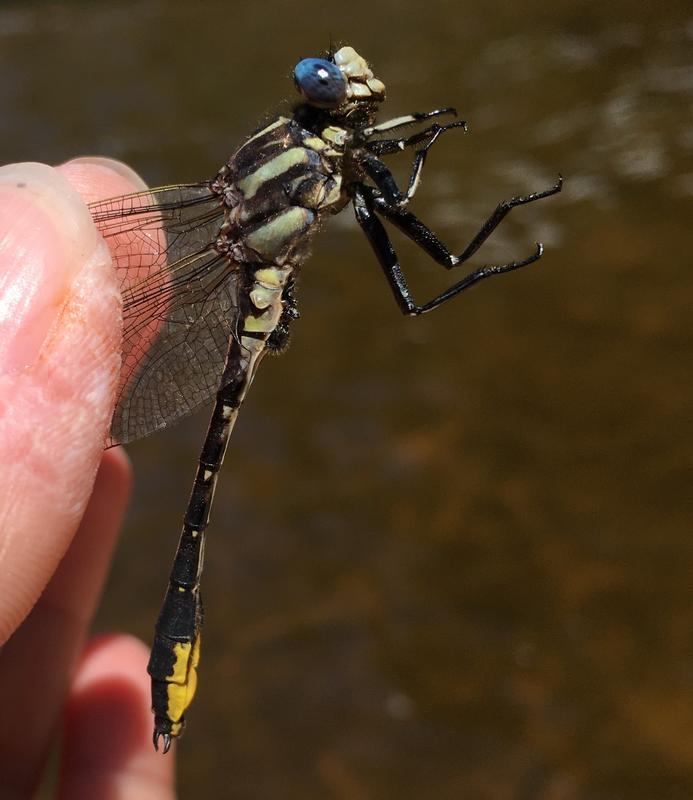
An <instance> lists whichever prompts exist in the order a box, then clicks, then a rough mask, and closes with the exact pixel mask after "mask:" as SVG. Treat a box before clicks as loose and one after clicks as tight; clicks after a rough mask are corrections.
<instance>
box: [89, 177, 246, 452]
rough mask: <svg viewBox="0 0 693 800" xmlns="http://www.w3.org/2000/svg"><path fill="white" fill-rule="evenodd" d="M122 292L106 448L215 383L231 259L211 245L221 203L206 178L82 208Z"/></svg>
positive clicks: (234, 271)
mask: <svg viewBox="0 0 693 800" xmlns="http://www.w3.org/2000/svg"><path fill="white" fill-rule="evenodd" d="M90 211H91V213H92V216H93V218H94V221H95V222H96V224H97V225H98V227H99V228H100V230H101V232H102V234H103V235H104V237H105V238H106V240H107V242H108V244H109V246H110V247H111V252H112V255H113V262H114V265H115V268H116V270H117V273H118V277H119V279H120V285H121V292H122V295H123V364H122V368H121V374H120V382H119V386H118V391H117V399H116V409H115V412H114V415H113V420H112V423H111V433H110V439H109V441H108V443H107V444H108V446H111V445H115V444H125V443H126V442H131V441H133V440H135V439H140V438H142V437H143V436H147V435H148V434H149V433H152V432H153V431H155V430H159V429H160V428H163V427H166V426H168V425H171V424H173V423H174V422H176V421H178V420H179V419H180V418H182V417H183V416H186V415H187V414H190V413H191V412H192V411H194V410H195V409H196V408H198V407H199V406H201V405H203V404H204V403H206V402H208V401H209V400H210V399H211V398H212V397H213V396H214V395H215V394H216V392H217V391H218V389H219V386H220V383H221V379H222V374H223V370H224V364H225V361H226V356H227V353H228V347H229V339H230V337H231V335H232V334H233V332H234V331H235V328H236V323H237V316H238V282H239V265H238V264H236V263H235V262H233V261H231V260H230V259H229V258H228V257H227V256H223V255H220V254H219V253H218V252H217V251H216V249H215V248H214V243H215V242H216V239H217V236H218V234H219V229H220V227H221V224H222V222H223V218H224V217H223V207H222V205H221V201H220V198H219V196H218V195H217V194H215V193H214V192H212V191H211V189H210V187H209V184H204V183H203V184H188V185H182V186H170V187H164V188H163V189H152V190H148V191H145V192H139V193H137V194H132V195H125V196H123V197H118V198H114V199H111V200H106V201H102V202H98V203H93V204H92V205H91V206H90Z"/></svg>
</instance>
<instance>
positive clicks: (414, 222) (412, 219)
mask: <svg viewBox="0 0 693 800" xmlns="http://www.w3.org/2000/svg"><path fill="white" fill-rule="evenodd" d="M562 186H563V178H562V177H561V176H560V175H559V177H558V180H557V181H556V183H555V184H554V185H553V186H550V187H549V188H548V189H545V190H543V191H541V192H534V193H532V194H528V195H524V196H522V197H511V198H510V200H503V201H502V202H501V203H499V204H498V206H497V207H496V210H495V211H494V212H493V213H492V214H491V216H490V217H489V218H488V219H487V220H486V222H484V224H483V225H482V226H481V228H480V229H479V231H478V233H477V234H476V235H475V236H474V238H473V239H472V240H471V242H470V243H469V244H468V245H467V246H466V247H465V249H464V250H463V251H462V252H461V253H460V254H459V255H458V256H456V255H454V254H453V253H451V252H450V250H448V248H447V247H446V246H445V245H444V244H443V243H442V242H441V241H440V239H439V238H438V237H437V236H436V235H435V234H434V233H433V231H431V229H430V228H428V227H427V226H426V225H424V223H423V222H422V221H421V220H420V219H419V218H418V217H417V216H415V215H414V214H412V213H411V212H409V211H407V210H406V209H403V208H399V207H398V206H396V205H393V204H392V203H389V202H388V201H387V198H386V197H385V196H384V195H382V194H379V193H378V192H376V191H374V190H373V189H372V188H370V187H367V186H365V187H363V188H364V189H365V193H366V195H367V196H368V198H369V201H370V203H371V206H372V207H373V209H374V210H376V211H377V212H378V213H380V214H382V215H383V217H385V219H387V220H388V221H389V222H391V223H392V224H393V225H395V226H396V227H397V228H399V229H400V230H401V231H402V233H404V234H405V236H408V237H409V238H410V239H411V240H412V241H414V242H415V243H416V244H417V245H418V246H419V247H421V249H422V250H425V252H426V253H428V255H429V256H431V258H433V259H434V260H435V261H437V262H438V263H439V264H441V265H442V266H444V267H445V268H446V269H451V268H452V267H456V266H458V265H459V264H462V263H464V262H465V261H467V259H469V258H471V256H473V255H474V253H476V251H477V250H478V249H479V248H480V247H481V245H482V244H483V243H484V242H485V241H486V240H487V239H488V237H489V236H490V235H491V234H492V233H493V231H494V230H495V229H496V228H497V227H498V225H499V224H500V223H501V222H502V221H503V219H505V217H506V216H507V215H508V214H509V213H510V211H512V209H513V208H516V207H517V206H522V205H526V204H527V203H534V202H536V201H537V200H542V199H544V198H545V197H551V195H554V194H557V193H558V192H560V191H561V188H562Z"/></svg>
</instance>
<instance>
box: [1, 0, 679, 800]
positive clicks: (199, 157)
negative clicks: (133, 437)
mask: <svg viewBox="0 0 693 800" xmlns="http://www.w3.org/2000/svg"><path fill="white" fill-rule="evenodd" d="M330 37H331V38H332V39H333V40H334V41H336V42H337V43H341V44H347V43H348V44H352V45H353V46H355V47H356V48H357V49H358V50H359V52H361V53H362V54H364V55H365V56H366V58H368V59H369V60H370V62H371V63H372V65H373V67H374V69H375V71H376V74H377V75H378V76H379V77H380V78H382V79H383V80H384V81H385V82H386V84H387V87H388V96H389V100H388V103H387V106H386V108H387V113H388V115H389V116H393V115H396V114H399V113H405V112H408V111H411V110H424V109H429V108H433V107H436V106H441V105H449V104H452V105H456V106H457V107H458V108H459V109H460V112H461V115H462V116H463V117H464V118H465V119H467V120H468V121H469V126H470V128H469V133H468V134H467V135H462V134H460V135H457V134H452V135H448V137H447V138H445V137H444V138H443V140H441V141H440V142H439V144H438V145H436V148H435V149H434V151H433V152H432V155H431V157H430V159H429V161H428V164H427V169H426V172H425V175H424V182H423V185H422V188H421V192H420V195H418V196H417V200H416V203H415V204H414V206H413V209H414V210H415V211H417V212H418V213H419V214H420V215H421V216H422V217H423V218H424V219H425V220H426V221H427V222H428V223H429V224H430V225H431V226H432V227H433V228H434V229H435V230H437V231H438V232H439V233H440V234H441V236H442V237H443V239H444V240H445V241H446V242H448V243H449V244H450V245H451V246H452V248H453V249H457V250H459V249H461V248H462V246H463V245H464V244H465V243H466V242H467V241H468V239H469V238H470V237H471V235H472V234H473V232H474V231H475V230H476V228H477V227H478V225H479V223H480V222H481V221H482V220H483V219H484V218H485V216H486V215H487V214H488V213H490V211H491V210H492V209H493V208H494V206H495V205H496V203H497V202H498V201H499V200H501V199H503V198H506V197H509V196H511V195H513V194H520V193H525V192H529V191H535V190H539V189H542V188H544V187H545V186H548V185H549V184H550V183H551V182H553V181H554V180H555V177H556V175H557V173H558V172H562V173H563V174H564V175H565V178H566V184H565V188H564V192H563V194H562V195H561V196H559V197H557V198H552V199H551V200H548V201H544V202H542V203H540V204H537V205H533V206H529V207H526V208H523V209H519V210H516V211H514V212H513V213H512V214H511V217H510V218H509V219H508V220H507V221H506V222H504V223H503V225H502V227H501V228H500V229H499V230H498V231H497V233H496V234H494V236H493V237H492V239H491V240H490V241H489V242H488V244H487V246H485V248H484V250H483V253H482V255H483V259H484V261H488V262H491V261H501V260H508V259H510V258H518V257H521V256H523V255H525V254H526V253H528V252H531V250H532V247H533V243H534V241H536V240H540V241H543V242H544V244H545V246H546V256H545V258H544V259H543V260H542V261H541V262H540V263H539V264H537V265H536V266H535V267H531V268H529V269H528V270H524V271H521V272H518V273H514V274H512V275H508V276H505V277H502V278H499V279H494V280H493V281H491V282H488V283H486V284H483V285H482V286H480V287H478V288H476V289H474V290H473V291H471V292H470V293H468V294H466V295H464V296H463V297H460V298H459V299H458V300H457V301H456V302H454V303H451V304H449V305H448V306H446V307H445V308H443V309H440V310H439V311H437V312H436V313H434V314H432V315H429V316H427V317H425V318H422V319H419V320H410V319H404V318H401V316H400V314H399V312H398V310H397V308H396V306H395V304H394V303H393V301H392V298H391V296H390V294H389V291H388V289H387V286H386V284H385V282H384V280H383V278H382V275H381V274H380V271H379V268H378V266H377V264H376V263H375V261H374V258H373V256H372V254H371V252H370V250H369V248H368V245H367V243H366V241H365V239H364V238H363V236H362V235H361V234H360V232H359V231H358V230H357V229H356V226H355V224H354V222H353V220H352V218H351V215H350V213H349V212H346V213H344V214H343V215H342V216H341V217H339V218H338V219H336V220H334V221H333V222H332V223H331V224H330V226H329V228H327V229H326V230H325V231H324V232H323V233H322V235H321V236H320V237H319V240H318V241H317V243H316V247H315V251H314V254H313V257H312V259H311V261H310V262H309V264H308V265H307V267H306V268H305V270H304V273H303V280H302V282H301V285H300V291H299V300H300V305H301V311H302V318H301V320H300V321H299V322H298V323H297V324H296V325H295V326H294V334H293V341H292V346H291V348H290V350H289V351H288V352H287V354H286V355H284V356H283V357H282V358H279V359H271V360H267V361H265V363H264V364H263V366H262V368H261V370H260V373H259V376H258V379H257V381H256V382H255V385H254V386H253V389H252V391H251V393H250V395H249V398H248V401H247V404H246V406H245V408H244V409H243V413H242V414H241V416H240V420H239V424H238V426H237V429H236V431H235V433H234V436H233V440H232V445H231V447H230V451H229V454H228V456H227V463H226V465H225V468H224V470H223V474H222V477H221V481H220V485H219V489H218V491H217V496H216V503H215V508H214V512H213V519H212V527H211V531H210V538H209V541H208V548H207V565H206V573H205V579H204V598H205V605H206V609H207V623H206V629H205V641H204V652H203V663H202V667H201V686H200V691H199V694H198V698H197V700H196V704H195V706H194V708H193V709H192V711H191V713H190V717H189V732H188V734H187V735H186V737H185V738H184V740H183V741H182V743H181V746H180V749H179V757H180V768H179V776H180V792H181V797H184V798H186V797H197V798H206V797H220V798H222V797H223V798H227V797H228V798H234V800H235V799H237V800H259V799H262V798H272V799H273V798H287V800H291V799H292V798H302V800H305V798H337V799H338V800H351V799H352V798H353V800H367V799H370V798H395V797H396V798H402V799H404V800H406V799H407V798H436V799H439V800H447V799H448V798H450V800H452V799H453V798H455V799H456V800H459V798H465V800H470V799H472V800H475V799H476V798H493V800H496V799H501V800H503V799H504V798H514V799H515V798H516V799H517V800H533V799H534V798H537V799H538V800H577V798H580V799H582V798H586V799H588V800H611V799H612V798H616V799H619V800H626V799H627V800H636V799H637V800H652V798H668V799H669V800H672V799H674V798H676V799H677V800H678V798H681V800H685V799H687V798H691V797H693V637H692V628H693V591H692V589H691V577H690V576H691V573H692V571H693V536H691V533H692V531H691V520H692V516H693V515H692V511H693V508H692V506H693V499H692V498H693V492H692V491H691V484H692V477H693V463H692V462H693V416H692V414H691V411H692V400H691V377H690V372H691V370H690V355H691V347H692V345H693V323H692V321H691V308H692V306H693V269H692V265H691V256H690V249H691V247H692V245H693V233H692V220H693V9H692V8H691V5H690V3H687V2H677V0H668V2H666V3H663V4H660V5H657V6H655V5H654V4H644V3H638V2H635V1H634V0H612V2H609V3H597V2H587V0H583V1H580V0H576V1H575V2H570V1H569V0H563V1H562V2H560V1H559V2H553V3H549V2H538V1H537V0H529V2H525V3H522V4H518V3H504V2H498V1H497V0H484V2H480V1H479V0H469V2H467V3H464V4H460V3H455V2H445V1H444V0H429V2H427V3H426V4H416V3H407V2H401V1H400V2H392V1H391V0H386V2H382V3H379V4H374V3H366V2H362V0H355V1H354V2H349V3H344V4H339V3H322V4H315V5H310V4H305V3H303V4H294V3H281V2H277V0H268V1H267V2H265V3H263V4H262V5H259V4H257V3H252V4H251V3H229V2H220V1H219V2H217V1H216V0H214V1H212V2H199V3H187V2H177V1H174V2H163V0H144V2H122V3H116V2H105V3H104V2H102V3H99V4H96V3H86V2H84V3H80V2H62V3H48V2H46V3H44V2H37V1H36V0H33V1H31V2H22V3H13V2H5V3H3V4H2V6H0V110H1V114H2V125H0V158H1V159H2V161H14V160H41V161H46V162H49V163H57V162H60V161H63V160H65V159H68V158H70V157H72V156H74V155H85V154H94V153H98V154H103V155H110V156H114V157H117V158H121V159H124V160H126V161H128V162H129V163H130V164H132V165H133V166H134V167H135V168H136V169H137V170H138V171H139V172H140V173H141V174H142V175H143V176H144V177H145V179H146V180H147V181H148V182H149V183H151V184H153V185H156V184H163V183H168V182H177V181H186V180H197V179H200V178H203V177H207V176H211V175H213V174H214V173H215V171H216V170H217V168H218V167H219V166H220V164H221V163H223V161H224V160H225V159H226V158H227V156H228V155H229V154H230V153H231V152H232V151H233V149H234V148H235V147H236V146H237V145H238V144H239V143H240V142H241V141H242V140H243V137H244V136H245V135H247V134H248V133H249V132H250V131H251V130H252V129H253V128H254V127H255V126H256V124H257V123H259V122H260V121H261V120H262V119H263V118H265V116H266V115H269V114H272V113H273V112H274V110H275V109H276V107H277V105H278V104H279V103H280V102H281V101H282V100H284V99H286V98H288V97H291V93H292V86H291V82H290V72H291V68H292V66H293V64H294V63H295V62H296V61H297V60H298V59H299V58H300V57H303V56H306V55H314V54H319V53H320V52H321V51H323V50H325V49H326V48H327V47H328V46H329V43H330ZM403 164H404V162H403ZM394 238H395V241H396V244H397V247H398V250H399V251H400V255H401V256H402V261H403V262H404V263H405V264H406V267H407V269H408V270H409V272H410V273H411V274H412V276H413V277H412V281H413V283H414V286H415V287H416V290H417V293H418V296H419V297H425V296H430V295H431V294H432V293H433V291H434V290H436V289H439V288H440V287H442V286H444V285H447V282H448V281H449V277H450V276H449V275H441V274H440V273H442V272H443V271H442V270H440V269H439V268H437V267H435V266H434V265H432V264H431V263H429V262H428V261H427V260H426V259H425V258H424V257H423V256H422V254H421V253H419V252H417V251H415V250H414V249H413V248H412V247H411V246H408V245H407V244H406V243H405V242H403V241H402V238H401V237H400V236H399V235H395V236H394ZM205 427H206V416H205V414H201V415H200V416H199V417H196V418H194V419H191V420H189V421H187V422H186V423H184V424H182V425H180V426H178V427H176V428H174V429H172V430H170V431H167V432H165V433H163V434H161V435H157V436H154V437H152V438H150V439H148V440H146V441H143V442H140V443H137V444H135V445H133V446H131V447H129V448H128V450H129V453H130V455H131V457H132V459H133V461H134V464H135V469H136V473H137V485H136V491H135V497H134V501H133V504H132V509H131V512H130V515H129V518H128V520H127V528H126V531H125V533H124V536H123V539H122V542H121V545H120V549H119V551H118V554H117V558H116V562H115V565H114V568H113V571H112V574H111V577H110V581H109V584H108V587H107V591H106V594H105V597H104V600H103V604H102V607H101V610H100V613H99V616H98V620H97V627H98V629H114V628H115V629H123V630H127V631H130V632H133V633H135V634H137V635H138V636H140V637H142V638H143V639H145V640H146V641H149V640H150V637H151V628H152V625H153V622H154V620H155V618H156V614H157V612H158V607H159V603H160V600H161V596H162V593H163V589H164V586H165V582H166V576H167V574H168V569H169V564H170V559H171V557H172V553H173V549H174V547H175V542H176V540H177V537H178V531H179V526H180V520H181V515H182V513H183V510H184V505H185V501H186V497H187V493H188V491H189V485H190V482H191V479H192V476H193V471H194V468H195V460H196V458H197V454H198V449H199V447H200V444H201V440H202V436H203V434H204V429H205Z"/></svg>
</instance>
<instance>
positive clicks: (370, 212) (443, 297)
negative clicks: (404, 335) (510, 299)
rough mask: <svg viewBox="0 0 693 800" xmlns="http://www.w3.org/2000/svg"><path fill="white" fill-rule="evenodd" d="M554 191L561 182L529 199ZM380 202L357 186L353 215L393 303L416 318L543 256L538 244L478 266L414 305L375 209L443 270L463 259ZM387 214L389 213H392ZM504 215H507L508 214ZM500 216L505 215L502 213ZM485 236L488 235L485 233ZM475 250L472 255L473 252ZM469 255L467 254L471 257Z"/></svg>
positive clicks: (368, 190)
mask: <svg viewBox="0 0 693 800" xmlns="http://www.w3.org/2000/svg"><path fill="white" fill-rule="evenodd" d="M557 191H560V182H559V183H558V184H557V185H556V186H554V187H553V188H552V189H551V190H548V192H547V193H537V195H536V196H532V199H536V200H538V199H540V198H541V197H548V196H549V194H555V193H556V192H557ZM380 199H382V198H381V196H380V195H379V194H377V193H376V192H375V191H374V190H373V189H372V188H370V187H367V186H364V185H361V186H359V187H357V189H356V190H355V193H354V211H355V213H356V219H357V221H358V223H359V225H360V226H361V228H362V229H363V231H364V233H365V234H366V237H367V238H368V241H369V242H370V244H371V247H372V248H373V250H374V251H375V254H376V257H377V258H378V261H379V262H380V265H381V267H382V268H383V271H384V273H385V277H386V278H387V281H388V283H389V285H390V288H391V290H392V292H393V294H394V296H395V300H396V301H397V304H398V305H399V307H400V309H401V311H402V313H404V314H408V315H412V316H416V315H419V314H425V313H426V312H428V311H432V310H433V309H434V308H437V307H438V306H440V305H442V304H443V303H446V302H447V301H448V300H451V299H452V298H453V297H455V296H456V295H458V294H460V293H461V292H463V291H464V290H465V289H468V288H469V287H470V286H473V285H474V284H475V283H479V281H481V280H484V279H485V278H489V277H491V276H492V275H499V274H501V273H503V272H511V271H512V270H515V269H520V268H521V267H526V266H527V265H529V264H532V263H533V262H535V261H537V260H538V259H539V258H541V256H542V254H543V247H542V245H541V244H537V246H536V249H535V251H534V253H532V255H530V256H528V257H527V258H524V259H521V260H519V261H512V262H509V263H507V264H497V265H489V266H482V267H479V268H478V269H475V270H473V271H472V272H469V273H468V274H467V275H465V276H464V277H463V278H462V279H461V280H459V281H457V282H456V283H454V284H453V285H452V286H450V287H449V288H448V289H446V290H445V291H443V292H441V293H440V294H439V295H437V296H436V297H434V298H433V299H431V300H429V301H427V302H426V303H423V304H418V303H416V302H414V299H413V298H412V296H411V292H410V290H409V286H408V285H407V281H406V279H405V277H404V274H403V272H402V268H401V266H400V264H399V260H398V258H397V253H396V252H395V249H394V246H393V245H392V242H391V241H390V238H389V236H388V235H387V231H386V230H385V228H384V226H383V224H382V222H381V221H380V220H379V219H378V217H377V215H376V210H377V211H380V212H381V213H382V214H383V216H384V217H386V218H387V219H391V221H393V222H394V223H395V224H397V226H398V227H400V228H401V230H402V231H403V232H404V233H406V234H407V235H408V236H409V237H410V238H411V239H412V240H413V241H414V242H415V243H416V244H418V245H419V246H420V247H421V248H422V249H423V250H424V251H425V252H426V253H428V254H429V255H430V256H431V257H432V258H434V259H435V260H436V261H437V262H438V263H440V264H442V265H443V266H445V267H446V268H448V269H450V268H451V267H454V266H457V265H458V264H460V263H462V261H463V260H464V259H463V258H462V256H454V255H452V254H451V253H450V251H449V250H447V248H446V247H445V246H444V245H443V244H442V243H441V242H440V240H439V239H438V238H437V237H436V236H435V235H434V234H433V233H432V232H431V231H430V230H429V229H428V228H427V227H426V226H425V225H424V224H423V223H422V222H421V221H420V220H419V219H418V218H417V217H415V216H414V215H413V214H410V213H409V212H408V211H404V210H403V209H398V208H394V209H393V208H392V207H390V206H388V205H387V204H386V203H384V202H383V203H380V204H379V203H377V202H376V201H378V200H380ZM517 199H524V198H517ZM524 201H525V202H529V201H528V200H526V199H524ZM516 205H520V203H516ZM384 208H387V213H386V211H384V210H383V209H384ZM511 208H512V206H511ZM508 210H509V209H508ZM389 212H392V214H390V213H389ZM505 213H507V211H506V212H505ZM400 215H401V216H400ZM402 216H406V220H407V222H408V223H409V227H407V228H405V226H404V224H403V223H402ZM503 216H505V214H504V215H503ZM393 217H394V218H393ZM501 219H502V217H501ZM499 221H500V220H499ZM398 223H399V224H398ZM497 224H498V222H496V223H495V225H493V228H495V227H496V225H497ZM493 228H491V230H493ZM489 233H490V231H489ZM486 236H488V233H487V234H486ZM476 238H478V237H475V239H474V240H473V241H472V244H473V243H474V242H475V241H476ZM484 238H486V237H484ZM482 241H483V240H482ZM479 244H480V242H479ZM479 244H477V245H476V247H475V248H474V250H476V249H478V247H479ZM467 250H469V246H468V247H467V248H466V250H465V251H464V253H463V254H462V255H463V256H464V254H465V253H466V252H467ZM474 250H472V251H471V252H474ZM471 252H470V253H469V255H471ZM469 255H466V256H465V258H468V257H469Z"/></svg>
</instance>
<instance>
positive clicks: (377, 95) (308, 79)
mask: <svg viewBox="0 0 693 800" xmlns="http://www.w3.org/2000/svg"><path fill="white" fill-rule="evenodd" d="M294 82H295V84H296V88H297V89H298V91H299V92H300V94H301V95H302V97H303V100H304V102H306V103H307V104H308V105H310V106H314V107H315V108H323V109H331V110H333V111H334V112H335V113H337V114H339V115H344V116H345V115H347V114H349V113H350V112H352V111H355V110H356V109H359V108H363V107H365V106H371V107H372V106H375V105H376V104H377V103H380V102H381V101H382V100H384V99H385V84H384V83H383V82H382V81H380V80H378V79H377V78H376V77H375V76H374V75H373V72H372V70H371V69H370V67H369V66H368V64H367V63H366V61H365V59H363V58H362V57H361V56H360V55H359V54H358V53H357V52H356V50H354V48H353V47H342V48H340V49H339V50H337V52H336V53H334V55H333V56H332V57H331V59H329V60H328V59H325V58H304V59H303V60H302V61H299V62H298V64H297V65H296V68H295V69H294Z"/></svg>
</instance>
